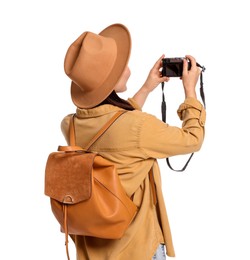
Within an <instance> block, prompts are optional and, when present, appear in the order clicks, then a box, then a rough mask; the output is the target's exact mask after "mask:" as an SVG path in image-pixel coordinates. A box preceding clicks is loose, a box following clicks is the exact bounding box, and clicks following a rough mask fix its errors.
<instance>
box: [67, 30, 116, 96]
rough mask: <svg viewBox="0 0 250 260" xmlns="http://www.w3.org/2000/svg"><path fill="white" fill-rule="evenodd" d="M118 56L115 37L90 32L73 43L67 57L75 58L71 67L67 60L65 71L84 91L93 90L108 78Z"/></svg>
mask: <svg viewBox="0 0 250 260" xmlns="http://www.w3.org/2000/svg"><path fill="white" fill-rule="evenodd" d="M79 43H81V44H79ZM71 51H72V52H71ZM116 56H117V46H116V43H115V41H114V40H113V39H111V38H107V37H103V36H100V35H97V34H94V33H91V32H88V33H87V34H86V36H85V37H84V39H82V37H79V38H78V39H77V40H76V42H74V43H73V44H72V50H69V53H68V57H67V59H70V60H71V59H75V60H74V61H73V62H72V61H71V62H70V63H71V66H72V67H71V68H70V67H68V66H67V64H68V63H67V62H66V68H65V71H66V74H67V75H68V76H69V77H70V78H71V79H72V81H73V82H74V83H75V84H76V85H77V86H78V87H79V88H80V89H81V90H82V91H83V92H86V91H92V90H93V89H96V88H98V87H100V85H101V84H102V83H103V82H104V81H105V80H106V79H107V77H108V76H109V74H110V72H111V71H112V68H113V66H114V64H115V60H116Z"/></svg>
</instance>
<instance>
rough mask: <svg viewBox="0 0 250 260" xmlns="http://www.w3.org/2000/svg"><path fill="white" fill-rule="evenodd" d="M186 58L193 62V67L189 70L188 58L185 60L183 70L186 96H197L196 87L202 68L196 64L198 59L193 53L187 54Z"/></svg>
mask: <svg viewBox="0 0 250 260" xmlns="http://www.w3.org/2000/svg"><path fill="white" fill-rule="evenodd" d="M186 58H187V59H189V60H190V62H191V69H190V70H188V61H187V59H184V60H183V72H182V77H181V79H182V83H183V87H184V91H185V97H186V98H188V97H193V98H196V91H195V87H196V84H197V82H198V79H199V76H200V73H201V70H200V68H199V67H197V65H196V60H195V58H194V57H192V56H191V55H186Z"/></svg>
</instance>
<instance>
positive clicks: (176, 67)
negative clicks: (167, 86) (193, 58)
mask: <svg viewBox="0 0 250 260" xmlns="http://www.w3.org/2000/svg"><path fill="white" fill-rule="evenodd" d="M184 59H186V58H164V59H162V72H161V73H162V76H167V77H181V76H182V71H183V60H184ZM187 61H188V70H190V69H191V62H190V61H189V60H187Z"/></svg>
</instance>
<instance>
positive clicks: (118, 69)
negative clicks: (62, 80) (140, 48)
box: [71, 24, 131, 108]
mask: <svg viewBox="0 0 250 260" xmlns="http://www.w3.org/2000/svg"><path fill="white" fill-rule="evenodd" d="M99 35H102V36H105V37H110V38H113V39H114V40H115V42H116V45H117V57H116V61H115V64H114V66H113V69H112V71H111V73H110V75H109V77H108V78H107V79H106V81H105V82H103V84H102V86H100V87H99V88H98V89H94V90H93V91H91V92H86V93H83V91H82V90H81V88H80V87H79V86H78V85H77V84H75V83H74V82H73V81H72V83H71V98H72V101H73V103H74V104H75V105H76V106H77V107H79V108H91V107H94V106H96V105H98V104H100V103H101V102H102V101H103V100H105V99H106V98H107V97H108V96H109V94H110V93H111V92H112V91H113V89H114V88H115V85H116V84H117V82H118V81H119V79H120V77H121V75H122V73H123V71H124V69H125V68H126V66H127V64H128V60H129V57H130V51H131V37H130V33H129V31H128V29H127V28H126V27H125V26H124V25H122V24H113V25H110V26H108V27H107V28H105V29H104V30H103V31H101V32H100V33H99ZM96 77H98V71H97V72H96Z"/></svg>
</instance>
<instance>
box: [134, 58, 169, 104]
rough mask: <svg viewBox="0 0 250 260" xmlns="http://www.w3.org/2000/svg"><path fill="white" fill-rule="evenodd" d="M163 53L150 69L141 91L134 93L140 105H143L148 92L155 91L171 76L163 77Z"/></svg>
mask: <svg viewBox="0 0 250 260" xmlns="http://www.w3.org/2000/svg"><path fill="white" fill-rule="evenodd" d="M164 57H165V55H162V56H161V57H160V58H159V59H158V60H157V61H156V63H155V64H154V66H153V68H152V69H151V70H150V71H149V74H148V77H147V79H146V81H145V83H144V84H143V85H142V87H141V88H140V89H139V91H138V92H137V93H136V94H135V95H134V97H133V98H134V99H135V101H136V102H137V104H138V105H139V106H141V107H142V106H143V105H144V103H145V101H146V99H147V97H148V94H149V93H150V92H151V91H153V90H154V89H155V88H156V87H157V86H158V85H159V84H160V83H162V82H164V81H169V77H162V74H161V71H160V69H161V68H162V59H163V58H164Z"/></svg>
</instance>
